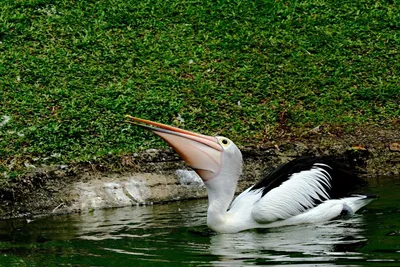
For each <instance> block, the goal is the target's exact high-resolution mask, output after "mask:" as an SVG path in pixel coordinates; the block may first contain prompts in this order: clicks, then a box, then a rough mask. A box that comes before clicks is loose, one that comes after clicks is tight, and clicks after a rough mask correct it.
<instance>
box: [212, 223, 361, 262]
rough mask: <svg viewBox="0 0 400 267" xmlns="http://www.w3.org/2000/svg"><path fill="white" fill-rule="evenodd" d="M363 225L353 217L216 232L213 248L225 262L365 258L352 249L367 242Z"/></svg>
mask: <svg viewBox="0 0 400 267" xmlns="http://www.w3.org/2000/svg"><path fill="white" fill-rule="evenodd" d="M362 225H363V223H362V218H361V217H353V218H351V219H347V220H346V219H344V220H335V221H330V222H326V223H319V224H312V225H311V224H307V225H298V226H290V227H283V228H273V229H268V230H258V231H251V232H242V233H238V234H234V235H227V234H224V235H215V236H213V237H212V238H211V246H210V251H211V252H212V253H213V254H215V255H220V256H221V257H222V258H221V260H222V261H223V262H224V263H227V262H229V261H232V262H235V263H236V264H237V263H238V255H240V258H241V259H242V260H243V262H245V261H246V260H253V261H254V259H260V258H262V259H266V260H268V261H279V262H281V261H286V262H291V261H298V260H302V259H303V260H304V258H305V257H307V258H308V260H312V261H325V262H326V261H333V260H337V259H338V258H341V257H345V258H347V259H348V258H350V257H351V258H352V259H361V258H362V257H361V255H360V253H357V252H348V251H355V249H354V248H356V247H359V246H362V245H363V244H364V243H365V242H366V241H367V239H366V238H365V237H364V236H363V234H362ZM351 247H353V249H351ZM299 257H300V258H299ZM311 258H312V259H311Z"/></svg>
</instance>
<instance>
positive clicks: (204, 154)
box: [126, 115, 223, 182]
mask: <svg viewBox="0 0 400 267" xmlns="http://www.w3.org/2000/svg"><path fill="white" fill-rule="evenodd" d="M126 117H127V118H129V119H131V120H132V121H133V122H132V123H133V124H135V125H137V126H140V127H142V128H145V129H146V130H149V131H152V132H153V133H155V134H157V135H158V136H160V137H161V138H162V139H164V141H166V142H167V143H168V144H169V145H170V146H171V147H172V148H173V149H174V150H175V151H176V153H178V155H179V156H180V157H181V158H182V159H183V160H184V161H185V162H186V163H187V164H188V165H189V166H190V167H191V168H192V169H194V170H195V171H196V173H197V174H198V175H199V176H200V177H201V179H202V180H203V181H204V182H206V181H209V180H211V179H212V178H214V177H216V176H217V175H218V173H219V171H220V169H221V162H222V151H223V149H222V147H221V145H220V144H219V143H218V139H217V138H216V137H212V136H208V135H203V134H198V133H194V132H190V131H186V130H182V129H179V128H176V127H172V126H169V125H166V124H162V123H158V122H153V121H149V120H144V119H140V118H135V117H132V116H129V115H127V116H126Z"/></svg>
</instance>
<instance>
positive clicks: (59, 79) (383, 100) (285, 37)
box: [0, 0, 400, 177]
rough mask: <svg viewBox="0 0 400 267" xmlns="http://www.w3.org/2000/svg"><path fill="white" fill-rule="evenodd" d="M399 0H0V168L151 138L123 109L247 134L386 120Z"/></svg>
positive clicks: (397, 60)
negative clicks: (126, 117)
mask: <svg viewBox="0 0 400 267" xmlns="http://www.w3.org/2000/svg"><path fill="white" fill-rule="evenodd" d="M399 47H400V4H399V2H398V1H383V0H380V1H318V0H306V1H277V0H276V1H272V0H266V1H240V0H231V1H229V0H228V1H185V0H163V1H159V0H153V1H150V0H147V1H146V0H144V1H124V0H105V1H83V0H75V1H73V0H68V1H66V0H63V1H51V0H20V1H11V0H3V1H1V2H0V174H1V175H2V176H3V177H14V176H15V175H17V174H18V173H20V172H21V171H23V170H24V169H25V168H29V166H31V165H35V166H38V165H40V164H47V165H48V164H71V163H77V162H85V161H91V160H99V161H101V160H102V159H105V158H109V157H115V156H116V157H118V156H121V155H125V154H132V153H134V152H136V151H139V150H143V149H146V148H149V147H159V146H162V143H161V141H159V140H158V139H156V138H151V137H150V135H149V134H148V133H143V131H142V130H141V129H136V128H135V127H131V126H130V125H129V124H127V123H125V119H124V115H125V114H131V115H134V116H138V117H142V118H146V119H151V120H156V121H160V122H163V123H168V124H173V125H177V126H181V127H184V128H186V129H190V130H194V131H198V132H202V133H205V134H216V133H218V134H221V135H225V136H228V137H230V138H231V139H233V140H234V141H236V142H237V143H240V144H242V145H258V144H260V143H262V142H264V141H265V139H266V135H268V134H269V133H270V132H273V131H274V129H276V128H279V127H285V129H296V131H300V132H301V130H302V129H312V128H314V127H316V126H318V125H325V126H327V127H330V126H332V125H333V126H335V125H338V126H341V127H346V128H348V129H352V127H360V126H363V127H364V126H365V127H367V126H368V125H374V126H378V127H381V128H393V127H398V122H399V117H400V111H399V110H400V51H399Z"/></svg>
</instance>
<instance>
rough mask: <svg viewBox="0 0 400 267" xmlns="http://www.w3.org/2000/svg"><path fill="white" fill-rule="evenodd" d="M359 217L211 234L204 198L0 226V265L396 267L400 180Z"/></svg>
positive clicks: (380, 188)
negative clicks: (207, 223) (312, 223)
mask: <svg viewBox="0 0 400 267" xmlns="http://www.w3.org/2000/svg"><path fill="white" fill-rule="evenodd" d="M367 191H368V192H369V193H373V194H377V195H379V196H380V198H379V199H376V200H374V201H373V202H372V203H371V204H369V205H368V206H367V207H366V208H364V209H363V210H362V211H361V212H359V213H358V214H357V215H356V216H354V217H351V218H347V219H338V220H334V221H330V222H326V223H321V224H316V225H315V224H314V225H299V226H291V227H283V228H276V229H262V230H253V231H245V232H241V233H237V234H215V233H213V232H211V231H210V230H208V228H207V227H206V226H205V223H206V217H205V214H206V209H207V202H206V201H205V200H197V201H186V202H177V203H169V204H165V205H154V206H147V207H129V208H120V209H111V210H102V211H95V212H94V213H92V214H83V215H79V214H74V215H68V216H56V217H44V218H37V219H34V220H33V221H27V220H26V219H19V220H8V221H0V266H54V265H57V266H177V265H181V266H182V265H183V266H243V265H272V266H273V265H280V266H282V265H283V266H285V265H290V266H335V265H341V266H383V265H384V266H400V205H399V194H400V182H399V180H392V181H389V182H387V181H385V182H382V181H377V182H375V183H374V184H373V186H371V187H370V188H368V189H367Z"/></svg>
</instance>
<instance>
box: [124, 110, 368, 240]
mask: <svg viewBox="0 0 400 267" xmlns="http://www.w3.org/2000/svg"><path fill="white" fill-rule="evenodd" d="M126 117H127V118H129V119H130V122H131V123H133V124H135V125H137V126H140V127H142V128H144V129H147V130H149V131H151V132H153V133H155V134H156V135H158V136H160V137H161V138H162V139H164V141H166V142H167V143H168V144H169V145H170V146H171V147H172V148H173V149H174V150H175V151H176V152H177V153H178V155H179V156H180V157H181V158H182V159H183V160H184V161H185V162H186V164H187V165H188V166H189V167H191V168H192V169H193V170H194V171H195V172H196V173H197V174H198V175H199V176H200V178H201V179H202V180H203V182H204V185H205V187H206V188H207V193H208V201H209V204H208V210H207V225H208V227H209V228H211V229H212V230H214V231H216V232H219V233H236V232H240V231H244V230H248V229H253V228H269V227H280V226H287V225H295V224H303V223H317V222H323V221H327V220H331V219H334V218H337V217H339V216H341V215H344V214H346V215H352V214H353V213H355V212H356V211H357V210H359V209H360V208H362V207H363V206H365V205H366V204H368V203H369V202H370V201H371V200H372V198H373V196H368V195H362V194H354V195H349V192H351V191H352V190H354V189H355V188H356V187H357V185H360V184H364V183H365V182H364V181H363V180H361V179H360V178H359V177H357V176H356V175H353V174H352V173H351V172H350V171H348V170H346V169H345V168H344V167H343V166H341V165H340V164H339V163H337V162H335V161H334V160H333V159H331V158H328V157H321V158H313V157H302V158H299V159H295V160H293V161H290V162H289V163H286V164H284V165H282V166H280V167H278V168H277V169H276V170H274V171H272V172H271V173H269V174H267V175H265V177H264V178H263V179H261V180H260V181H259V182H257V183H256V184H255V185H253V186H251V187H250V188H248V189H246V190H245V191H244V192H243V193H241V194H240V195H238V196H237V197H236V199H235V200H233V198H234V194H235V190H236V186H237V182H238V179H239V176H240V175H241V172H242V165H243V161H242V153H241V152H240V150H239V149H238V147H237V146H236V145H235V144H234V143H233V142H232V141H231V140H229V139H228V138H226V137H222V136H215V137H214V136H207V135H203V134H199V133H195V132H191V131H187V130H183V129H180V128H177V127H173V126H169V125H165V124H162V123H158V122H153V121H150V120H145V119H140V118H136V117H132V116H129V115H127V116H126Z"/></svg>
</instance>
